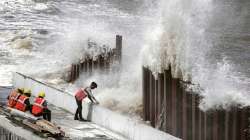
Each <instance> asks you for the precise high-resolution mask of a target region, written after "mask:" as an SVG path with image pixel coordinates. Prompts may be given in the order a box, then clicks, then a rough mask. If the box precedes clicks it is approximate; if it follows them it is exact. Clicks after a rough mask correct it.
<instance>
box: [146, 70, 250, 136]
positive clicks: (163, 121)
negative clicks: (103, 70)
mask: <svg viewBox="0 0 250 140" xmlns="http://www.w3.org/2000/svg"><path fill="white" fill-rule="evenodd" d="M157 77H158V78H157V79H156V78H155V76H153V74H152V72H151V71H150V70H149V69H147V68H145V67H143V107H144V109H143V111H144V113H143V114H144V120H145V121H150V122H151V125H152V126H153V127H156V128H158V129H160V130H162V131H165V132H167V133H170V134H172V135H174V136H176V137H179V138H182V139H183V140H248V139H249V138H247V135H248V133H247V130H248V127H249V120H248V119H249V118H250V109H249V108H237V107H234V108H231V109H230V110H210V111H207V112H204V111H202V110H200V109H199V107H198V106H199V101H200V99H201V97H200V96H198V95H197V94H194V93H190V92H187V91H185V90H184V86H185V84H186V83H183V82H182V81H181V80H180V79H176V78H173V77H172V76H171V69H169V70H165V71H164V73H161V74H158V76H157Z"/></svg>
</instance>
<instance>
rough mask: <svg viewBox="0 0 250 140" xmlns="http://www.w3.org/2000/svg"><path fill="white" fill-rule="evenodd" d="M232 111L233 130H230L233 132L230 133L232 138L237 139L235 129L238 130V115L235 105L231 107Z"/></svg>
mask: <svg viewBox="0 0 250 140" xmlns="http://www.w3.org/2000/svg"><path fill="white" fill-rule="evenodd" d="M232 113H233V126H232V127H233V131H232V133H233V135H232V138H233V139H232V140H239V139H238V138H237V130H238V122H237V120H238V116H237V108H236V107H234V108H233V109H232Z"/></svg>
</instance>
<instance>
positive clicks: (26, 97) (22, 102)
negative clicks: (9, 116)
mask: <svg viewBox="0 0 250 140" xmlns="http://www.w3.org/2000/svg"><path fill="white" fill-rule="evenodd" d="M30 96H31V90H30V89H25V90H24V92H23V94H22V95H20V96H19V98H18V100H17V103H16V105H15V108H16V109H17V110H20V111H23V112H25V111H27V110H29V111H31V107H32V105H31V104H30Z"/></svg>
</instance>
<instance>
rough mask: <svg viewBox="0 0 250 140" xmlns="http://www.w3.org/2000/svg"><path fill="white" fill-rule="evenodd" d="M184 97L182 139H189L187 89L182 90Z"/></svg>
mask: <svg viewBox="0 0 250 140" xmlns="http://www.w3.org/2000/svg"><path fill="white" fill-rule="evenodd" d="M182 94H183V98H182V110H183V111H182V112H183V113H182V122H183V126H182V127H183V130H182V139H183V140H187V131H188V130H187V109H188V108H187V93H186V91H185V90H182Z"/></svg>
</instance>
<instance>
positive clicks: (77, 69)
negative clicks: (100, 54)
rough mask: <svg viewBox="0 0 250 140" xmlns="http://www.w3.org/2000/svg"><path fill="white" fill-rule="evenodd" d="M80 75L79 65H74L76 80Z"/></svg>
mask: <svg viewBox="0 0 250 140" xmlns="http://www.w3.org/2000/svg"><path fill="white" fill-rule="evenodd" d="M79 75H80V65H79V64H76V79H77V78H78V77H79Z"/></svg>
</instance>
